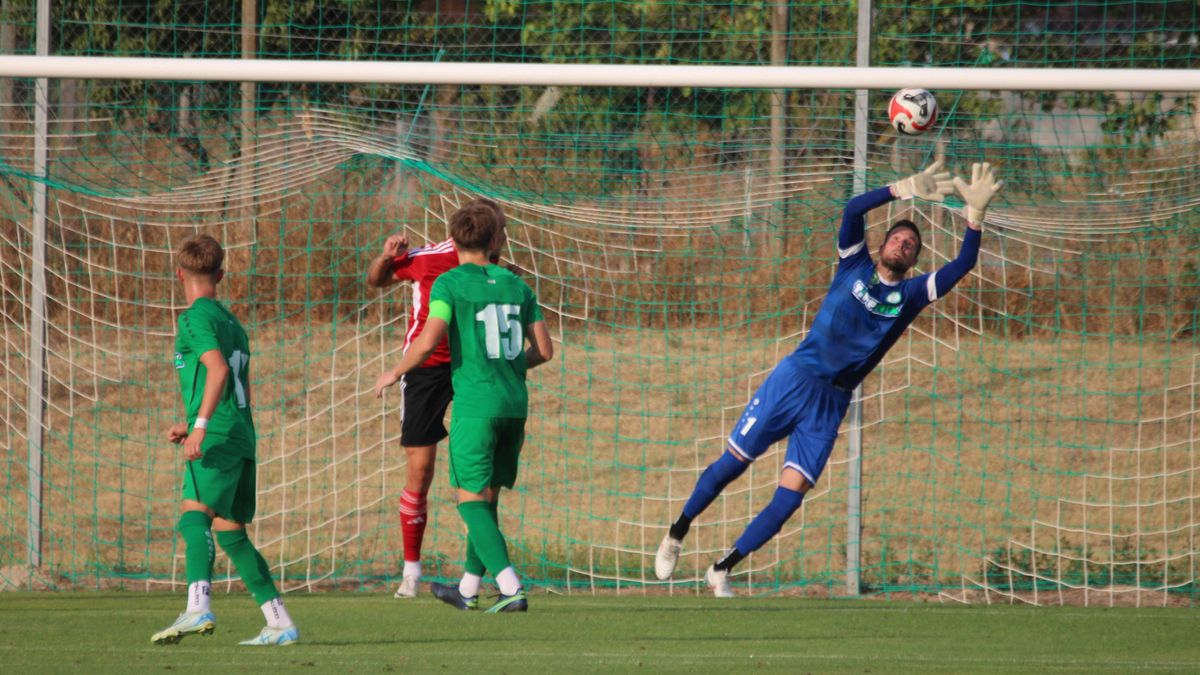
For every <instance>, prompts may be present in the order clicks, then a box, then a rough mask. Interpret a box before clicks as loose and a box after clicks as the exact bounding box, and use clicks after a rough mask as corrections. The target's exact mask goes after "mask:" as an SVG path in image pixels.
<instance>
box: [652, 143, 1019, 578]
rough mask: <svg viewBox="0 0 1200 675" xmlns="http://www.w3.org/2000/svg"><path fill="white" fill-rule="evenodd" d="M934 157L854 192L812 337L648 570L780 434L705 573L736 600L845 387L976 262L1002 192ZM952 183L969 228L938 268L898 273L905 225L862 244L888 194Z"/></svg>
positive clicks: (906, 251)
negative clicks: (766, 486) (762, 476)
mask: <svg viewBox="0 0 1200 675" xmlns="http://www.w3.org/2000/svg"><path fill="white" fill-rule="evenodd" d="M941 168H942V166H941V162H940V161H939V162H935V163H934V164H932V165H931V166H930V167H929V168H927V169H926V170H925V171H922V172H921V173H918V174H915V175H913V176H910V177H908V178H906V179H904V180H902V181H900V182H898V183H894V184H892V185H889V186H887V187H883V188H879V189H877V190H873V191H871V192H867V193H864V194H861V195H858V196H856V197H854V198H853V199H851V200H850V201H849V202H848V203H847V204H846V208H845V211H844V213H843V215H842V226H841V230H840V232H839V233H838V269H837V272H836V273H835V275H834V278H833V283H832V284H831V285H830V288H829V293H828V295H826V297H825V300H824V301H823V302H822V303H821V308H820V310H818V312H817V315H816V317H815V318H814V319H813V323H812V328H811V330H810V331H809V333H808V336H807V337H805V339H804V340H803V341H802V342H801V343H800V345H799V346H798V347H797V348H796V351H794V352H792V353H791V354H790V355H788V356H787V357H785V358H784V359H783V360H782V361H780V362H779V365H777V366H776V367H775V370H774V371H772V373H771V374H770V376H768V377H767V379H766V381H765V382H763V384H762V386H760V387H759V389H758V391H756V392H755V394H754V397H753V398H751V399H750V402H749V403H748V404H747V405H746V409H745V411H744V412H743V413H742V416H741V418H740V419H739V420H738V422H737V426H736V427H735V428H734V429H733V432H732V433H731V434H730V435H729V440H728V449H727V450H726V452H725V453H723V454H722V455H721V456H720V457H719V458H718V459H717V461H715V462H713V463H712V464H711V465H709V466H708V468H706V469H705V470H704V472H703V473H702V474H701V475H700V478H699V480H698V481H697V482H696V487H695V488H694V489H693V491H692V494H691V496H690V497H689V498H688V500H687V502H686V503H685V504H684V506H683V510H682V512H681V513H680V514H679V517H678V518H677V519H676V520H675V522H674V523H672V524H671V526H670V530H669V532H668V533H667V535H666V536H665V537H663V540H662V543H661V544H660V545H659V548H658V551H657V553H656V555H655V560H654V572H655V576H657V577H658V578H659V579H661V580H664V581H665V580H667V579H669V578H670V577H671V574H672V573H673V572H674V571H675V566H676V564H677V563H678V561H679V553H680V551H681V550H682V548H683V539H684V537H685V536H687V533H688V529H689V528H690V526H691V524H692V521H693V520H694V519H695V518H696V517H697V516H699V515H700V514H701V513H702V512H703V511H704V510H705V509H706V508H707V507H708V505H709V504H711V503H712V502H713V500H715V499H716V497H717V495H719V494H721V492H722V491H723V490H724V489H725V487H726V486H727V485H729V484H730V483H731V482H733V481H734V480H735V479H737V477H738V476H741V475H742V473H743V472H745V470H746V468H747V467H748V466H750V464H751V463H752V462H754V460H755V459H757V458H758V457H760V456H762V454H763V453H765V452H766V451H767V448H769V447H770V446H771V445H772V444H774V443H775V442H777V441H779V440H782V439H783V438H787V439H788V445H787V453H786V457H785V460H784V464H783V470H782V472H781V473H780V477H779V485H778V487H777V489H776V490H775V494H774V496H773V497H772V499H771V501H770V503H769V504H767V506H766V508H764V509H763V510H762V511H760V512H759V513H758V514H757V515H756V516H755V517H754V518H753V520H751V522H750V524H749V525H748V526H747V527H746V529H745V531H744V532H743V533H742V535H741V536H740V537H738V539H737V541H736V542H734V545H733V547H732V548H730V549H729V551H728V552H727V553H725V555H724V556H722V557H721V558H720V559H719V560H717V561H715V562H714V563H713V565H712V566H710V567H709V568H708V569H707V571H706V572H705V581H706V582H707V584H708V586H709V587H710V588H711V589H712V591H713V594H714V595H716V596H717V597H732V596H733V595H734V593H733V591H732V590H731V589H730V587H729V573H730V571H731V570H732V569H733V567H734V566H735V565H737V564H738V563H739V562H741V560H742V559H743V558H745V557H746V556H748V555H750V554H751V553H753V552H754V551H757V550H758V549H759V548H760V547H762V546H763V544H766V543H767V542H768V541H769V540H770V539H771V538H772V537H774V536H775V535H776V534H778V533H779V531H780V529H782V527H783V524H784V523H785V522H787V520H788V519H789V518H791V516H792V514H793V513H795V512H796V509H798V508H799V507H800V504H801V502H802V501H803V500H804V495H805V493H806V492H808V490H809V489H811V488H812V486H813V485H814V484H816V482H817V480H818V479H819V478H820V477H821V473H822V471H824V469H825V464H826V462H828V461H829V454H830V452H831V451H832V450H833V445H834V442H835V441H836V440H837V434H838V427H839V426H841V423H842V419H843V418H844V417H845V415H846V412H847V410H848V408H849V406H850V396H851V392H852V391H853V390H854V388H855V387H857V386H858V384H859V383H860V382H862V381H863V379H864V378H866V376H867V375H868V374H869V373H870V372H871V370H872V369H874V368H875V366H876V365H878V364H879V362H880V360H882V359H883V356H884V354H886V353H887V351H888V350H889V349H890V348H891V347H892V345H893V344H895V343H896V340H897V339H898V338H899V337H900V335H901V334H903V333H904V330H905V329H906V328H907V327H908V326H909V324H911V323H912V322H913V320H914V319H916V318H917V315H918V314H919V313H920V312H921V310H922V309H924V308H925V307H927V306H928V305H929V304H930V303H932V302H933V301H934V300H937V299H938V298H940V297H942V296H944V295H945V294H946V293H948V292H950V289H952V288H954V285H955V284H957V283H958V282H959V281H960V280H961V279H962V278H963V277H964V276H966V274H967V272H969V271H970V270H971V268H973V267H974V266H975V261H976V258H977V257H978V255H979V241H980V236H981V232H982V225H983V220H984V214H985V211H986V209H987V205H988V203H989V202H990V201H991V199H992V197H993V196H994V195H995V194H996V192H997V191H999V189H1000V186H1001V183H1000V182H998V181H996V179H995V177H994V176H993V174H992V169H991V167H990V166H989V165H988V164H986V163H984V164H975V165H974V166H973V167H972V172H971V173H972V176H971V182H970V183H967V182H965V181H963V180H962V179H961V178H955V179H953V180H951V177H950V174H949V173H942V172H941ZM956 188H957V190H958V192H959V194H960V195H961V196H962V198H963V200H964V201H965V202H966V204H967V231H966V234H965V236H964V237H963V243H962V248H961V249H960V251H959V254H958V257H957V258H955V259H954V260H952V261H950V262H949V263H947V264H946V265H945V266H943V267H941V268H940V269H938V270H936V271H934V272H931V273H928V274H923V275H920V276H917V277H913V278H911V279H909V278H906V275H907V273H908V271H909V270H910V269H912V267H913V266H914V265H916V263H917V258H918V256H919V255H920V253H921V233H920V231H919V230H918V229H917V226H916V225H915V224H914V223H913V222H912V221H910V220H900V221H897V222H895V223H893V224H892V226H891V227H890V228H889V229H888V231H887V234H886V235H885V236H884V240H883V244H882V245H881V246H880V247H879V252H878V253H879V259H878V261H876V260H873V259H872V258H871V254H870V252H869V251H868V250H867V247H866V236H865V231H864V216H865V215H866V213H867V212H868V211H870V210H871V209H874V208H876V207H879V206H882V205H883V204H886V203H888V202H890V201H892V200H895V199H911V198H913V197H920V198H922V199H927V200H931V201H937V202H940V201H942V200H943V199H944V198H945V196H946V195H948V194H950V193H951V192H953V191H954V189H956Z"/></svg>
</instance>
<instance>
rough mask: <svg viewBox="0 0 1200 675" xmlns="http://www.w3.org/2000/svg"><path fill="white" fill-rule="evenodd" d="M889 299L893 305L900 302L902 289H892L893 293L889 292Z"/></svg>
mask: <svg viewBox="0 0 1200 675" xmlns="http://www.w3.org/2000/svg"><path fill="white" fill-rule="evenodd" d="M887 301H888V302H890V303H891V304H893V305H898V304H900V291H892V292H891V293H888V296H887Z"/></svg>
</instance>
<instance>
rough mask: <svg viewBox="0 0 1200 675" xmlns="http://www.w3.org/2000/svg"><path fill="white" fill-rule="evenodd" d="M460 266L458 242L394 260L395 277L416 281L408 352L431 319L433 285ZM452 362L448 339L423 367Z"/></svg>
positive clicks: (406, 343)
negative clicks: (431, 290) (455, 247)
mask: <svg viewBox="0 0 1200 675" xmlns="http://www.w3.org/2000/svg"><path fill="white" fill-rule="evenodd" d="M455 267H458V252H457V251H455V250H454V241H453V240H451V239H447V240H446V241H443V242H440V243H437V244H429V245H426V246H421V247H420V248H414V249H409V250H407V251H405V252H403V253H401V254H400V255H398V256H396V257H395V258H392V275H393V276H395V277H396V278H397V279H400V280H401V281H412V282H414V283H413V302H412V311H411V312H410V313H409V315H408V332H407V333H406V334H405V335H404V351H406V352H407V351H408V346H409V345H411V344H412V343H413V340H415V339H417V336H418V335H420V334H421V331H423V330H425V321H426V320H428V319H429V290H430V289H431V288H433V282H434V280H436V279H437V278H438V276H440V275H441V274H442V272H445V271H446V270H450V269H454V268H455ZM447 363H450V344H449V343H448V342H446V339H445V338H442V341H441V342H439V343H438V346H437V348H436V349H434V350H433V353H432V354H430V355H429V358H428V359H425V363H422V364H421V367H422V368H428V367H430V366H440V365H443V364H447Z"/></svg>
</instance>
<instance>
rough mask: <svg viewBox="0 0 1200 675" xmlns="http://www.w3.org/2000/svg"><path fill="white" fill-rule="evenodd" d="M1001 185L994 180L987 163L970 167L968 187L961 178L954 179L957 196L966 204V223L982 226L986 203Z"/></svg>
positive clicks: (1002, 182)
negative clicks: (960, 196)
mask: <svg viewBox="0 0 1200 675" xmlns="http://www.w3.org/2000/svg"><path fill="white" fill-rule="evenodd" d="M1003 185H1004V181H998V180H996V175H995V174H993V173H992V165H991V164H988V163H987V162H984V163H983V164H979V163H975V164H972V165H971V184H970V185H968V184H967V182H966V181H964V180H963V179H961V178H955V179H954V187H956V188H958V194H960V195H962V198H963V201H964V202H966V203H967V221H968V222H970V223H973V224H975V225H982V224H983V217H984V216H985V215H986V214H987V207H988V202H990V201H992V197H995V196H996V193H997V192H999V191H1000V188H1001V186H1003Z"/></svg>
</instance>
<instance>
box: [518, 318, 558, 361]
mask: <svg viewBox="0 0 1200 675" xmlns="http://www.w3.org/2000/svg"><path fill="white" fill-rule="evenodd" d="M552 358H554V341H553V340H551V339H550V329H548V328H546V322H545V321H535V322H534V323H532V324H530V325H529V349H527V350H525V365H526V367H528V368H536V367H538V366H540V365H542V364H543V363H545V362H547V361H549V360H550V359H552Z"/></svg>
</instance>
